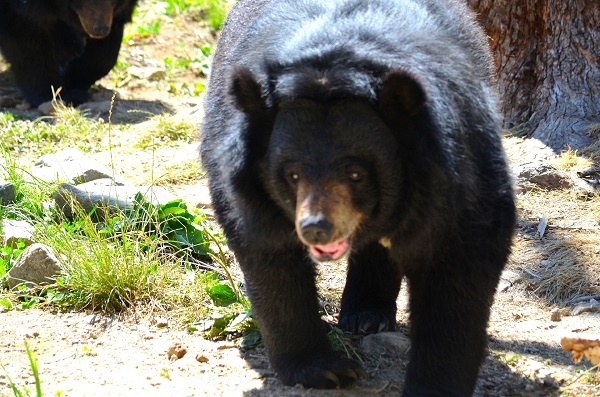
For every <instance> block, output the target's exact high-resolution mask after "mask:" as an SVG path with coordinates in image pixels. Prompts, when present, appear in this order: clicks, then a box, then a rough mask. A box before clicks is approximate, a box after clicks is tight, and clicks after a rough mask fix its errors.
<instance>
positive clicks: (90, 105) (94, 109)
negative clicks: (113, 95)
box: [77, 100, 112, 117]
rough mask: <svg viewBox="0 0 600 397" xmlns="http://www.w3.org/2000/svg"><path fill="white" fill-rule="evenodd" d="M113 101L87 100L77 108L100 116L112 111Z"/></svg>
mask: <svg viewBox="0 0 600 397" xmlns="http://www.w3.org/2000/svg"><path fill="white" fill-rule="evenodd" d="M111 106H112V101H110V100H108V101H98V102H86V103H83V104H81V105H79V106H78V107H77V109H79V110H82V111H84V112H87V113H88V114H90V115H93V116H96V117H99V116H103V115H105V114H108V113H109V112H110V107H111Z"/></svg>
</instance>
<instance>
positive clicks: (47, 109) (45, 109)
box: [37, 101, 56, 116]
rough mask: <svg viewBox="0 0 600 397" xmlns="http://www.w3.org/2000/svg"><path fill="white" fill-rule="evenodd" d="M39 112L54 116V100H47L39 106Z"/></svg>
mask: <svg viewBox="0 0 600 397" xmlns="http://www.w3.org/2000/svg"><path fill="white" fill-rule="evenodd" d="M37 110H38V112H40V113H41V114H43V115H46V116H52V115H53V114H55V113H56V107H55V106H54V101H47V102H44V103H42V104H41V105H40V106H38V108H37Z"/></svg>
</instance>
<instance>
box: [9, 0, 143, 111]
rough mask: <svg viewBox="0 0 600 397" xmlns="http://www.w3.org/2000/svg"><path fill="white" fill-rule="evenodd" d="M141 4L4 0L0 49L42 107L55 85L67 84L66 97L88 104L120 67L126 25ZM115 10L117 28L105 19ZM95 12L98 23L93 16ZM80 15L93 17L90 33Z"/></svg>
mask: <svg viewBox="0 0 600 397" xmlns="http://www.w3.org/2000/svg"><path fill="white" fill-rule="evenodd" d="M136 3H137V0H3V1H1V2H0V52H2V55H3V56H4V58H5V59H6V60H7V61H8V62H9V63H10V64H11V70H12V73H13V75H14V77H15V80H16V82H17V85H18V86H19V89H20V90H21V91H22V93H23V95H24V96H25V99H26V100H27V101H28V102H29V103H30V104H31V105H33V106H38V105H39V104H41V103H43V102H45V101H49V100H51V99H52V89H51V87H54V89H55V90H58V88H59V87H62V91H61V93H60V95H61V98H62V99H63V100H64V101H65V102H67V103H71V104H74V105H77V104H80V103H82V102H85V101H86V100H87V99H88V97H89V93H88V90H89V88H90V86H91V85H92V84H94V83H95V82H96V80H98V79H100V78H102V77H103V76H105V75H106V74H107V73H108V72H109V71H110V70H111V69H112V67H113V66H114V65H115V63H116V61H117V56H118V54H119V49H120V47H121V40H122V38H123V28H124V26H125V24H126V23H127V22H130V21H131V15H132V13H133V10H134V7H135V5H136ZM111 9H112V13H113V15H112V26H110V25H106V24H104V25H103V24H102V23H101V20H102V19H109V16H108V15H106V14H107V13H108V12H106V11H105V10H111ZM99 10H100V11H99ZM90 11H91V12H90ZM78 13H79V14H78ZM94 13H95V15H94V19H96V21H92V20H91V19H92V14H94ZM80 15H81V17H82V18H84V19H86V20H87V21H89V22H88V26H87V30H88V31H86V29H85V28H84V26H83V25H82V23H81V18H80ZM94 22H96V23H94ZM109 28H110V33H108V29H109ZM91 36H94V37H96V38H92V37H91Z"/></svg>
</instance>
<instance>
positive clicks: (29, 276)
mask: <svg viewBox="0 0 600 397" xmlns="http://www.w3.org/2000/svg"><path fill="white" fill-rule="evenodd" d="M62 270H63V269H62V266H61V264H60V262H59V261H58V259H57V258H56V256H55V255H54V253H53V252H52V250H51V249H50V247H48V246H46V245H43V244H39V243H35V244H32V245H31V246H29V247H27V248H26V249H25V250H24V251H23V252H22V253H21V255H20V256H19V257H18V258H17V260H16V261H15V264H14V265H13V267H12V268H11V269H10V270H9V271H8V272H7V273H6V275H7V283H8V286H9V288H15V287H16V286H18V285H20V284H23V283H24V282H25V283H32V284H37V285H45V284H46V285H47V284H54V283H55V279H56V277H58V276H59V275H60V274H61V272H62Z"/></svg>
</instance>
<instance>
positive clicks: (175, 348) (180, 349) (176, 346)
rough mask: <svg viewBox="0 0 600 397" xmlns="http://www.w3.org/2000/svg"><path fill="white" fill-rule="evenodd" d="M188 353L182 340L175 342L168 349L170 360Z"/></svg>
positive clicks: (177, 358)
mask: <svg viewBox="0 0 600 397" xmlns="http://www.w3.org/2000/svg"><path fill="white" fill-rule="evenodd" d="M186 354H187V349H186V348H185V346H184V345H182V344H181V343H180V342H175V343H173V344H172V345H171V346H170V347H169V349H168V350H167V357H169V360H170V361H175V360H179V359H180V358H182V357H183V356H185V355H186Z"/></svg>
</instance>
